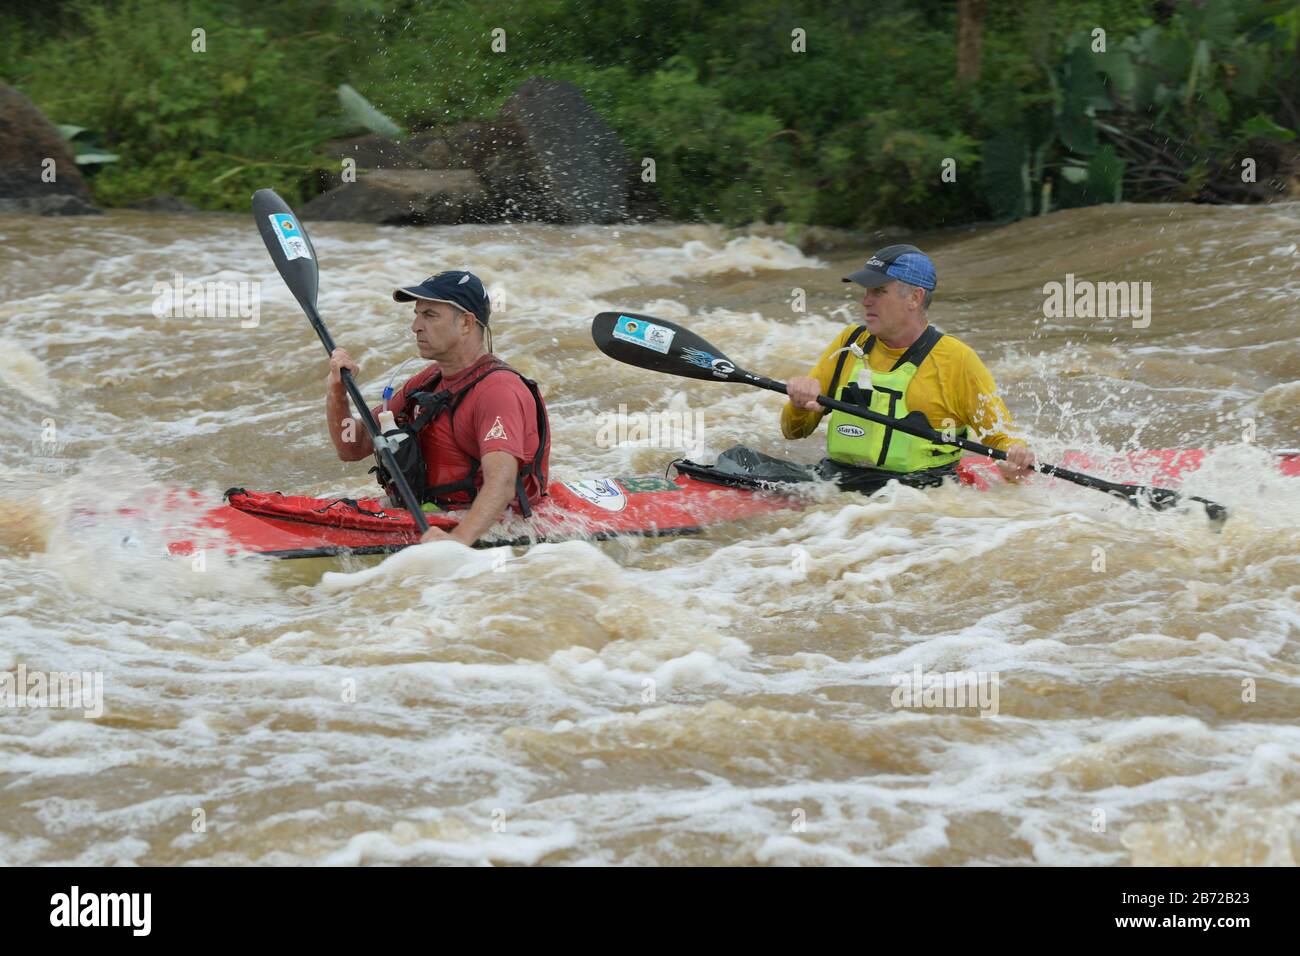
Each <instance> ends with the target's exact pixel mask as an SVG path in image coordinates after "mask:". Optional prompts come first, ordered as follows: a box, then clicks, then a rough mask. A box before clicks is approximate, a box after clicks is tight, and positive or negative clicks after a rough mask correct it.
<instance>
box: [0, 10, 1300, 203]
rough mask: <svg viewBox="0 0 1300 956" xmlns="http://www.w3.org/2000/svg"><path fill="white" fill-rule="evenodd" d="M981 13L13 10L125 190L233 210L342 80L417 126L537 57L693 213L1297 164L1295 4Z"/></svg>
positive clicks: (16, 64) (34, 62) (268, 175)
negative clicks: (950, 174) (950, 173)
mask: <svg viewBox="0 0 1300 956" xmlns="http://www.w3.org/2000/svg"><path fill="white" fill-rule="evenodd" d="M972 6H975V5H974V4H972ZM11 8H12V5H11ZM988 8H989V10H988V13H987V15H985V16H984V17H983V18H982V24H981V29H980V31H979V34H980V39H981V43H980V46H981V48H982V54H981V56H980V57H979V59H978V61H977V67H976V69H975V71H974V72H967V74H966V75H963V76H960V77H959V75H958V66H957V63H958V46H959V44H958V39H957V37H958V32H959V24H958V16H959V14H958V4H954V3H952V2H951V0H913V2H904V0H881V2H877V3H872V4H870V5H867V4H863V3H861V2H859V0H810V2H806V3H803V4H794V5H792V4H791V3H789V0H737V2H735V3H731V4H714V3H709V2H705V0H676V2H674V0H667V2H665V0H480V2H475V3H473V4H469V3H464V2H450V0H432V2H416V0H401V2H394V0H283V2H279V3H275V4H263V3H261V2H254V0H191V2H188V3H178V2H176V0H116V2H113V0H101V2H90V0H72V2H65V3H52V2H51V0H45V2H42V3H40V4H39V5H38V4H37V3H34V2H33V3H30V4H29V5H27V6H26V7H24V6H23V5H21V4H20V5H18V9H17V11H16V12H9V13H5V14H0V79H3V80H5V81H6V82H9V83H11V84H13V85H14V86H16V87H18V88H19V89H20V90H22V91H23V92H25V93H26V94H27V95H28V96H30V97H31V98H32V99H33V101H34V102H35V103H36V104H37V105H38V106H39V107H40V108H41V109H43V110H44V111H45V113H46V115H48V116H49V117H50V118H51V119H52V120H53V121H54V122H57V123H61V124H68V125H75V126H79V127H84V128H85V129H86V130H89V131H91V132H90V134H88V135H91V136H92V137H93V142H94V143H95V144H96V145H97V146H98V147H100V148H101V149H102V150H103V151H105V152H107V153H111V154H116V155H117V156H118V157H119V161H118V162H115V163H104V164H102V165H97V166H93V167H88V168H93V169H94V175H93V179H92V187H93V189H94V191H95V193H96V195H97V197H98V198H99V200H100V201H101V202H104V203H106V204H110V205H112V204H117V203H125V202H130V201H133V200H137V199H141V198H144V197H146V196H149V195H151V194H154V193H157V192H171V193H175V194H176V195H178V196H181V197H182V198H184V199H187V200H189V201H190V202H192V203H195V204H196V205H198V206H201V207H203V208H209V209H237V210H243V209H245V208H246V207H247V203H248V196H249V194H250V193H251V192H252V190H253V189H254V188H256V187H259V186H271V187H273V188H275V189H277V190H279V191H280V192H281V193H282V194H283V195H285V197H286V198H287V199H289V200H290V201H291V202H300V201H302V200H304V199H305V198H308V197H310V196H311V195H314V194H315V193H316V192H317V191H318V190H319V189H320V185H319V184H320V183H321V181H322V178H321V176H320V175H319V171H321V170H327V169H333V167H334V160H332V159H331V158H329V157H327V156H326V155H325V154H324V153H323V152H322V146H323V144H324V143H325V142H326V141H328V140H329V139H331V138H334V137H337V136H342V135H348V134H350V133H356V132H361V131H363V130H362V129H360V128H359V127H358V126H357V125H356V122H355V121H354V120H350V119H348V114H347V113H346V112H345V110H344V109H343V107H342V106H341V105H340V103H339V99H338V95H337V89H338V87H339V85H340V84H344V83H347V84H350V85H351V86H352V87H354V88H355V89H356V90H357V91H358V92H359V93H360V94H361V95H362V96H364V97H365V99H366V100H368V101H369V102H370V103H371V104H373V105H374V107H375V108H376V109H377V110H379V111H381V112H382V113H383V114H385V115H386V116H389V117H392V118H393V119H394V120H395V121H396V122H397V123H398V124H400V125H401V126H403V127H405V128H406V129H411V130H419V129H422V128H427V127H430V126H436V125H441V124H445V123H451V122H459V121H463V120H473V119H487V118H490V117H491V116H493V115H495V113H496V111H497V110H498V109H499V107H500V105H501V104H502V102H504V100H505V99H506V97H508V96H509V95H510V93H511V92H512V91H513V90H514V89H515V88H516V87H517V86H518V85H519V84H520V83H522V82H523V81H524V80H526V79H528V78H529V77H530V76H534V75H546V76H550V77H552V78H555V79H566V80H570V81H572V82H573V83H575V84H576V85H577V86H578V87H579V88H580V89H581V90H583V92H584V93H585V94H586V95H587V97H588V98H589V99H590V100H591V102H592V104H593V105H594V106H595V107H596V108H597V109H598V110H600V111H601V113H602V114H603V115H604V116H605V117H606V118H607V119H608V121H609V122H610V123H611V124H612V125H613V126H614V128H615V129H617V130H618V132H619V133H620V134H621V135H622V137H623V139H624V141H625V142H626V143H627V145H628V148H629V150H630V151H631V153H632V155H633V156H635V157H638V158H639V157H642V156H650V157H654V159H655V161H656V165H657V174H658V181H657V184H656V185H657V188H658V190H659V194H660V195H661V196H662V198H663V201H664V203H665V205H666V207H667V209H668V211H669V213H670V214H671V215H672V216H673V217H675V218H679V219H707V220H715V221H724V222H728V223H741V222H746V221H750V220H769V221H770V220H783V221H788V222H799V223H823V224H829V225H837V226H848V227H853V226H864V225H868V224H873V225H874V224H883V223H902V224H906V225H909V226H914V227H923V226H934V225H939V224H944V223H957V222H963V221H972V220H979V219H987V218H990V217H1014V216H1020V215H1030V214H1033V213H1036V212H1042V211H1045V210H1046V209H1049V208H1055V207H1058V206H1063V205H1065V206H1068V205H1083V204H1088V203H1094V202H1107V201H1114V200H1115V199H1118V198H1121V197H1122V198H1124V199H1140V200H1189V199H1196V200H1203V201H1232V202H1241V201H1251V200H1259V199H1264V198H1268V196H1269V195H1273V194H1275V193H1276V186H1275V185H1274V184H1273V183H1271V182H1270V178H1271V177H1272V179H1273V180H1275V181H1281V180H1285V179H1286V178H1287V177H1288V176H1291V175H1294V174H1295V171H1296V169H1297V158H1296V157H1297V149H1296V146H1295V144H1294V143H1293V142H1292V140H1293V138H1294V133H1293V131H1294V130H1295V129H1296V128H1297V126H1300V56H1298V54H1300V49H1298V47H1297V40H1298V39H1300V8H1297V7H1296V5H1295V4H1294V3H1292V2H1285V0H1284V2H1276V0H1184V2H1180V3H1177V4H1174V3H1170V2H1168V0H1165V2H1152V3H1142V2H1133V0H1025V2H1023V3H1020V4H1012V5H1008V4H988ZM1171 9H1172V11H1173V12H1172V13H1171V12H1169V11H1170V10H1171ZM967 26H969V23H968V24H967ZM1098 27H1100V28H1102V29H1104V30H1105V34H1106V52H1095V51H1094V49H1093V48H1094V46H1095V45H1096V43H1097V40H1096V37H1095V36H1094V30H1095V29H1096V28H1098ZM496 28H500V29H503V30H505V38H506V51H505V52H503V53H497V52H493V51H492V49H491V42H492V31H493V30H494V29H496ZM195 29H202V30H204V31H205V37H204V41H205V43H206V52H195V51H194V49H193V45H194V43H195V41H194V39H193V34H192V31H194V30H195ZM795 29H801V30H803V31H805V33H806V37H807V40H806V43H807V49H806V52H794V51H792V48H791V46H792V31H793V30H795ZM968 66H969V65H968ZM1244 156H1250V157H1252V158H1254V159H1255V161H1256V163H1257V164H1258V170H1257V174H1256V176H1257V179H1258V183H1257V184H1249V183H1243V182H1242V180H1241V176H1240V173H1239V170H1240V165H1239V164H1240V161H1241V159H1242V157H1244ZM945 159H952V160H955V163H956V166H955V169H956V181H955V182H941V180H940V173H941V170H942V168H943V163H944V160H945Z"/></svg>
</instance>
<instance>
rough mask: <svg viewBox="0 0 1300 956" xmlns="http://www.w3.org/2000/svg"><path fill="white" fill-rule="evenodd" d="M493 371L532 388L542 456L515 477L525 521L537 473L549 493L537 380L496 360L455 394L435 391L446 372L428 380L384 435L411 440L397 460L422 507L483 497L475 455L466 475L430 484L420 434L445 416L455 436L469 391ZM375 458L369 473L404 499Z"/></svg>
mask: <svg viewBox="0 0 1300 956" xmlns="http://www.w3.org/2000/svg"><path fill="white" fill-rule="evenodd" d="M494 372H509V373H510V374H512V375H518V376H519V378H520V379H521V380H522V381H523V383H524V385H525V386H527V388H528V391H529V392H531V393H532V396H533V403H534V404H535V405H536V407H537V454H536V455H534V456H533V460H532V462H531V463H530V464H528V465H526V466H524V467H523V468H521V469H520V470H519V472H518V474H517V475H516V476H515V496H516V499H517V500H518V502H519V511H520V513H521V514H522V515H523V516H524V517H525V518H529V517H532V513H533V511H532V508H531V507H530V506H529V504H528V493H527V489H526V488H525V485H524V479H525V478H526V477H528V476H529V475H532V476H533V477H534V478H536V480H537V486H538V488H540V489H541V493H542V494H543V495H545V494H546V472H545V469H544V466H543V464H542V458H543V452H545V450H546V439H547V435H548V433H549V431H550V428H549V423H548V422H547V418H546V406H545V405H544V404H543V403H542V393H541V391H540V390H539V389H538V387H537V383H536V382H534V381H533V380H532V379H530V378H525V377H524V376H523V375H522V374H521V373H519V372H518V371H516V370H515V369H513V368H511V367H510V366H509V365H507V364H506V363H505V362H502V361H500V360H496V361H493V362H489V363H488V366H487V368H486V369H484V370H483V371H481V372H480V373H479V374H478V375H476V376H475V377H474V378H473V379H471V380H470V381H469V382H467V383H465V384H464V385H463V386H461V387H460V388H458V389H456V390H455V391H452V390H451V389H442V390H441V391H435V389H437V387H438V384H439V383H440V382H441V381H442V372H441V371H439V372H437V374H435V375H434V376H433V377H432V378H430V379H429V381H428V382H426V383H424V385H423V386H421V388H420V390H419V391H416V392H411V393H410V394H409V395H407V396H406V404H405V407H404V408H402V410H401V411H400V412H399V413H398V414H397V415H396V416H394V421H396V422H398V423H399V424H398V427H397V428H394V429H392V430H390V431H386V432H384V437H385V438H392V437H396V436H397V435H402V434H404V435H406V440H405V441H402V442H401V443H400V444H398V446H397V448H396V450H395V451H394V452H393V455H394V457H395V458H396V459H397V467H398V468H399V469H401V472H402V475H403V476H405V478H406V482H407V484H408V485H409V486H410V488H411V491H412V493H413V494H414V495H415V497H416V500H417V501H420V502H421V503H423V502H426V501H431V502H433V503H434V504H436V505H437V506H438V507H440V508H455V507H464V505H465V502H454V501H452V500H451V496H452V495H456V494H460V493H465V494H468V495H469V502H468V503H469V504H473V502H474V499H475V498H476V497H478V488H477V487H476V486H475V484H474V479H475V477H476V476H477V475H478V470H479V466H480V461H479V459H477V458H475V457H474V456H473V455H470V456H468V457H469V461H470V466H469V471H468V472H467V473H466V475H465V477H463V478H460V479H457V480H456V481H449V482H445V483H444V484H441V485H430V484H429V471H428V467H427V466H426V463H425V460H424V450H423V448H421V447H420V439H419V435H420V432H422V431H423V430H424V429H425V428H428V427H429V426H430V425H431V424H432V423H433V421H434V420H435V419H436V418H437V417H438V416H439V415H441V414H443V413H444V412H445V413H446V414H447V415H448V416H449V418H450V421H449V422H448V424H449V425H450V432H449V433H450V434H451V435H453V436H454V435H455V428H456V423H455V416H456V409H457V408H458V407H459V406H460V403H461V402H462V401H464V399H465V396H466V395H468V394H469V392H470V389H472V388H473V387H474V386H475V385H477V384H478V383H479V382H481V381H483V379H485V378H487V377H488V376H489V375H491V374H493V373H494ZM403 423H404V424H403ZM376 460H377V462H378V463H377V464H376V466H375V467H374V468H371V469H370V470H371V472H374V473H376V474H377V477H378V480H379V484H380V485H381V486H382V487H383V489H384V490H385V491H386V492H387V494H388V497H389V499H390V500H391V501H393V502H400V501H401V497H400V495H399V493H398V491H397V486H396V485H395V484H394V483H393V479H392V476H391V475H390V474H389V473H388V469H386V468H385V467H384V465H383V462H382V461H378V456H376Z"/></svg>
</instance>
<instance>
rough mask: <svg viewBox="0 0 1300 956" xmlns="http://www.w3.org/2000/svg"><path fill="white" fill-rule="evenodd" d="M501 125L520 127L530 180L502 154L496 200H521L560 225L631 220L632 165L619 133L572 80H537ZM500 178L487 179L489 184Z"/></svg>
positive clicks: (512, 102)
mask: <svg viewBox="0 0 1300 956" xmlns="http://www.w3.org/2000/svg"><path fill="white" fill-rule="evenodd" d="M500 120H501V123H500V125H501V126H504V127H508V128H510V127H512V128H513V129H514V130H517V135H518V141H519V144H520V146H521V147H522V149H523V152H524V156H525V157H526V158H527V160H528V172H527V175H526V176H524V175H521V174H520V168H521V167H520V166H519V165H518V164H517V163H516V162H513V161H511V159H510V157H508V156H506V155H504V152H505V150H508V149H510V148H512V147H511V146H506V145H503V146H501V148H498V149H497V150H495V151H494V156H496V157H498V162H499V163H501V165H502V168H501V170H500V175H499V176H496V177H495V180H496V182H497V183H499V184H500V185H501V188H503V189H507V190H517V191H516V192H514V193H502V194H498V190H497V187H496V186H495V185H493V186H489V189H490V190H491V191H492V192H493V199H494V201H495V200H507V199H508V200H513V201H514V202H515V204H516V205H517V206H518V208H520V209H521V210H527V211H533V210H536V211H537V212H538V213H539V215H538V218H545V219H548V220H553V221H557V222H605V223H608V222H618V221H620V220H622V219H624V218H626V217H627V200H628V197H627V176H628V167H629V165H630V160H629V158H628V155H627V150H626V149H624V147H623V143H622V141H621V140H620V139H619V138H618V134H617V133H615V132H614V130H613V129H611V128H610V126H609V124H608V123H606V122H605V120H604V119H603V118H601V116H600V114H599V113H597V112H596V111H595V110H594V109H592V108H591V105H590V104H589V103H588V102H587V101H586V99H585V98H584V97H583V95H582V94H581V93H580V92H579V91H578V89H577V87H575V86H574V85H573V84H572V83H566V82H557V81H555V80H548V79H544V78H542V77H534V78H533V79H531V80H529V81H528V82H527V83H525V84H524V85H523V86H521V87H519V89H517V90H516V91H515V92H514V94H513V95H512V96H511V97H510V99H509V100H507V101H506V104H505V105H504V106H503V107H502V108H501V115H500ZM490 178H492V177H488V176H485V182H487V181H488V179H490Z"/></svg>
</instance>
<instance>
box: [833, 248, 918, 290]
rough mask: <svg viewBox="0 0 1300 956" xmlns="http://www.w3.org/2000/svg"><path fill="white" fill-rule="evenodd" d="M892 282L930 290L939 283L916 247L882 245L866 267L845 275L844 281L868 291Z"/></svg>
mask: <svg viewBox="0 0 1300 956" xmlns="http://www.w3.org/2000/svg"><path fill="white" fill-rule="evenodd" d="M891 279H897V280H898V281H899V282H906V283H908V284H909V285H915V286H920V287H921V288H922V289H933V288H934V287H935V286H937V285H938V284H939V277H938V276H937V275H936V274H935V271H934V263H933V262H931V261H930V257H929V256H927V255H926V254H925V253H924V252H922V251H921V250H920V249H918V248H916V246H908V245H897V246H885V248H883V249H881V250H880V251H879V252H877V253H876V254H875V255H874V256H872V257H871V258H870V259H868V260H867V264H866V265H865V266H863V267H862V268H861V269H859V270H858V271H857V272H855V273H853V274H852V275H849V276H845V277H844V281H845V282H856V283H858V284H859V285H864V286H866V287H867V288H868V289H874V288H875V287H876V286H879V285H884V284H885V283H886V282H889V281H890V280H891Z"/></svg>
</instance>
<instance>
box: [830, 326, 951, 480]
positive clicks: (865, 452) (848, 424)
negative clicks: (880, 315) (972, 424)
mask: <svg viewBox="0 0 1300 956" xmlns="http://www.w3.org/2000/svg"><path fill="white" fill-rule="evenodd" d="M866 331H867V329H866V326H863V325H860V326H858V327H857V328H856V329H854V330H853V333H852V334H851V335H850V336H849V340H848V342H846V343H845V347H846V349H845V351H843V352H841V353H840V359H839V362H838V363H837V364H836V366H835V374H834V375H833V376H832V377H831V395H833V396H834V397H835V398H837V399H839V400H840V401H841V402H850V403H852V404H855V405H864V406H866V407H867V408H870V409H871V411H873V412H876V413H877V414H879V415H887V416H888V417H890V418H907V417H908V416H909V414H911V415H912V418H913V421H915V422H917V424H924V425H926V426H927V427H933V426H931V425H930V423H929V421H927V420H926V418H925V416H924V415H923V414H921V413H920V412H915V413H909V411H908V408H907V387H908V385H910V384H911V383H912V378H913V377H914V376H915V375H916V371H917V368H918V367H919V366H920V365H921V363H922V362H924V361H925V359H926V356H928V355H929V354H930V351H931V350H932V349H933V348H934V346H935V345H936V344H937V343H938V341H939V340H940V339H941V338H943V333H942V332H940V331H939V330H938V329H936V328H934V327H933V326H927V327H926V330H925V331H924V332H922V333H921V337H920V338H918V339H917V340H916V341H915V342H913V343H912V345H911V347H910V348H908V350H907V351H906V352H904V353H903V354H902V356H901V357H900V358H899V359H898V361H897V362H896V363H894V367H893V368H892V369H890V370H889V371H888V372H877V371H875V370H874V369H872V368H871V367H870V366H869V365H868V364H867V357H868V356H869V355H871V349H872V348H873V347H874V346H875V344H876V337H875V336H874V335H872V336H868V338H867V342H866V345H865V346H864V347H863V349H862V357H861V358H859V357H858V356H857V355H854V356H853V363H852V364H851V365H850V366H849V370H848V374H847V375H844V376H843V377H841V376H842V375H843V372H844V366H845V362H846V359H847V358H848V356H849V351H848V346H851V345H853V344H854V343H855V342H856V341H857V340H858V339H859V338H860V337H861V336H862V334H863V333H864V332H866ZM868 386H870V388H869V389H868ZM965 434H966V429H965V427H962V428H960V429H958V430H957V432H956V435H955V437H964V436H965ZM961 454H962V452H961V449H960V448H954V447H953V446H951V445H939V444H935V443H934V442H931V441H927V440H926V439H924V438H917V437H915V436H914V435H909V434H907V433H906V432H901V431H899V430H898V429H896V428H892V427H890V426H888V425H880V424H878V423H876V422H872V421H868V420H867V419H865V418H859V417H857V416H856V415H849V414H847V413H845V412H841V411H832V412H831V420H830V424H829V426H828V428H827V431H826V457H828V458H830V459H831V460H832V461H837V462H839V463H840V464H842V465H853V466H856V467H858V468H879V469H881V470H883V471H893V472H898V473H899V474H907V473H909V472H914V471H925V470H926V469H929V468H938V467H941V466H943V465H948V464H951V463H953V462H956V461H957V460H958V459H960V458H961Z"/></svg>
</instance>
